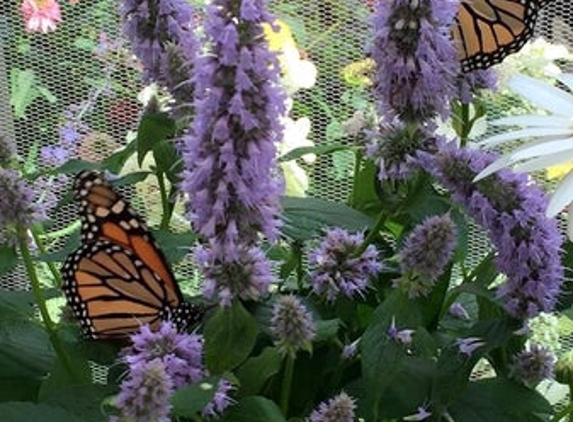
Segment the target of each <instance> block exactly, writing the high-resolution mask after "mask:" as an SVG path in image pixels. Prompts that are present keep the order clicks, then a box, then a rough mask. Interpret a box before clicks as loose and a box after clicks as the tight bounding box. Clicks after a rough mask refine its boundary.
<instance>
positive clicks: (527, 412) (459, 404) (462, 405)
mask: <svg viewBox="0 0 573 422" xmlns="http://www.w3.org/2000/svg"><path fill="white" fill-rule="evenodd" d="M448 412H449V413H450V415H451V416H452V418H453V420H456V421H463V422H483V421H488V422H515V421H519V422H543V421H546V420H547V416H548V415H550V414H552V412H553V409H552V407H551V405H550V404H549V402H547V400H546V399H545V398H544V397H543V396H542V395H541V394H540V393H539V392H537V391H535V390H534V389H530V388H526V387H524V386H523V385H519V384H517V383H515V382H512V381H509V380H506V379H503V378H491V379H484V380H478V381H474V382H472V383H470V384H469V385H468V388H466V389H465V390H464V391H463V394H461V396H460V397H459V399H458V400H457V401H456V402H455V403H453V404H452V405H451V406H450V407H449V408H448Z"/></svg>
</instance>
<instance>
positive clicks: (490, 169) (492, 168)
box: [473, 156, 511, 182]
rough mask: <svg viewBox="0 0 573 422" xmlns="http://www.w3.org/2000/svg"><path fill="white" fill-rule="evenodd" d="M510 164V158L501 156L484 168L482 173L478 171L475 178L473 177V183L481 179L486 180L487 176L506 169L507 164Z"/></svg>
mask: <svg viewBox="0 0 573 422" xmlns="http://www.w3.org/2000/svg"><path fill="white" fill-rule="evenodd" d="M510 163H511V157H509V156H503V157H499V158H498V159H497V160H495V161H494V162H493V163H491V164H490V165H489V166H487V167H486V168H484V169H483V170H482V171H480V172H479V173H478V174H477V176H476V177H474V180H473V181H474V182H478V181H480V180H481V179H484V178H486V177H487V176H489V175H491V174H493V173H495V172H496V171H498V170H501V169H502V168H504V167H507V166H508V165H509V164H510Z"/></svg>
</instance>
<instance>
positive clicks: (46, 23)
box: [20, 0, 62, 33]
mask: <svg viewBox="0 0 573 422" xmlns="http://www.w3.org/2000/svg"><path fill="white" fill-rule="evenodd" d="M20 12H21V13H22V16H23V17H24V20H25V21H26V31H28V32H43V33H47V32H50V31H54V30H55V29H56V25H57V23H58V22H60V21H61V20H62V15H61V13H60V5H59V4H58V3H57V2H56V1H55V0H24V1H23V2H22V6H20Z"/></svg>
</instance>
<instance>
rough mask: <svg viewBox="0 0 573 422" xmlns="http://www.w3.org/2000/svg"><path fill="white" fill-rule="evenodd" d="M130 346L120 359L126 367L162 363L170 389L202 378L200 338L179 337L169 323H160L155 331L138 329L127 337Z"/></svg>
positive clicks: (192, 335)
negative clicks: (153, 362)
mask: <svg viewBox="0 0 573 422" xmlns="http://www.w3.org/2000/svg"><path fill="white" fill-rule="evenodd" d="M131 340H132V342H133V345H132V346H130V347H128V348H126V349H124V350H123V352H122V356H123V360H124V361H125V362H126V363H127V364H128V365H129V366H130V367H132V366H134V365H140V364H142V362H150V361H152V360H154V359H160V360H161V362H163V363H164V364H165V368H166V371H167V375H168V376H169V377H170V378H171V379H172V382H173V386H174V387H175V388H179V387H182V386H185V385H187V384H190V383H193V382H198V381H200V380H201V379H203V378H204V377H205V376H206V374H207V372H206V370H205V368H204V367H203V363H202V353H203V337H201V336H199V335H197V334H179V333H178V332H177V330H176V329H175V327H174V326H173V324H171V323H170V322H164V323H162V324H161V326H160V328H159V330H157V331H151V329H150V328H149V326H147V325H144V326H142V327H141V330H140V332H139V333H136V334H134V335H133V336H132V337H131Z"/></svg>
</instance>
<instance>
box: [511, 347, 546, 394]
mask: <svg viewBox="0 0 573 422" xmlns="http://www.w3.org/2000/svg"><path fill="white" fill-rule="evenodd" d="M556 361H557V358H556V356H555V355H554V354H553V353H551V351H550V350H549V349H548V348H547V347H545V346H540V345H538V344H535V343H534V344H531V345H530V346H529V349H528V350H523V351H522V352H520V353H518V354H517V355H516V356H514V359H513V362H512V364H511V365H510V375H511V376H512V377H513V378H515V379H517V380H519V381H522V382H523V383H525V384H526V385H528V386H530V387H535V386H536V385H537V384H539V383H540V382H541V381H543V380H544V379H547V378H551V377H552V376H553V369H554V367H555V363H556Z"/></svg>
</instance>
